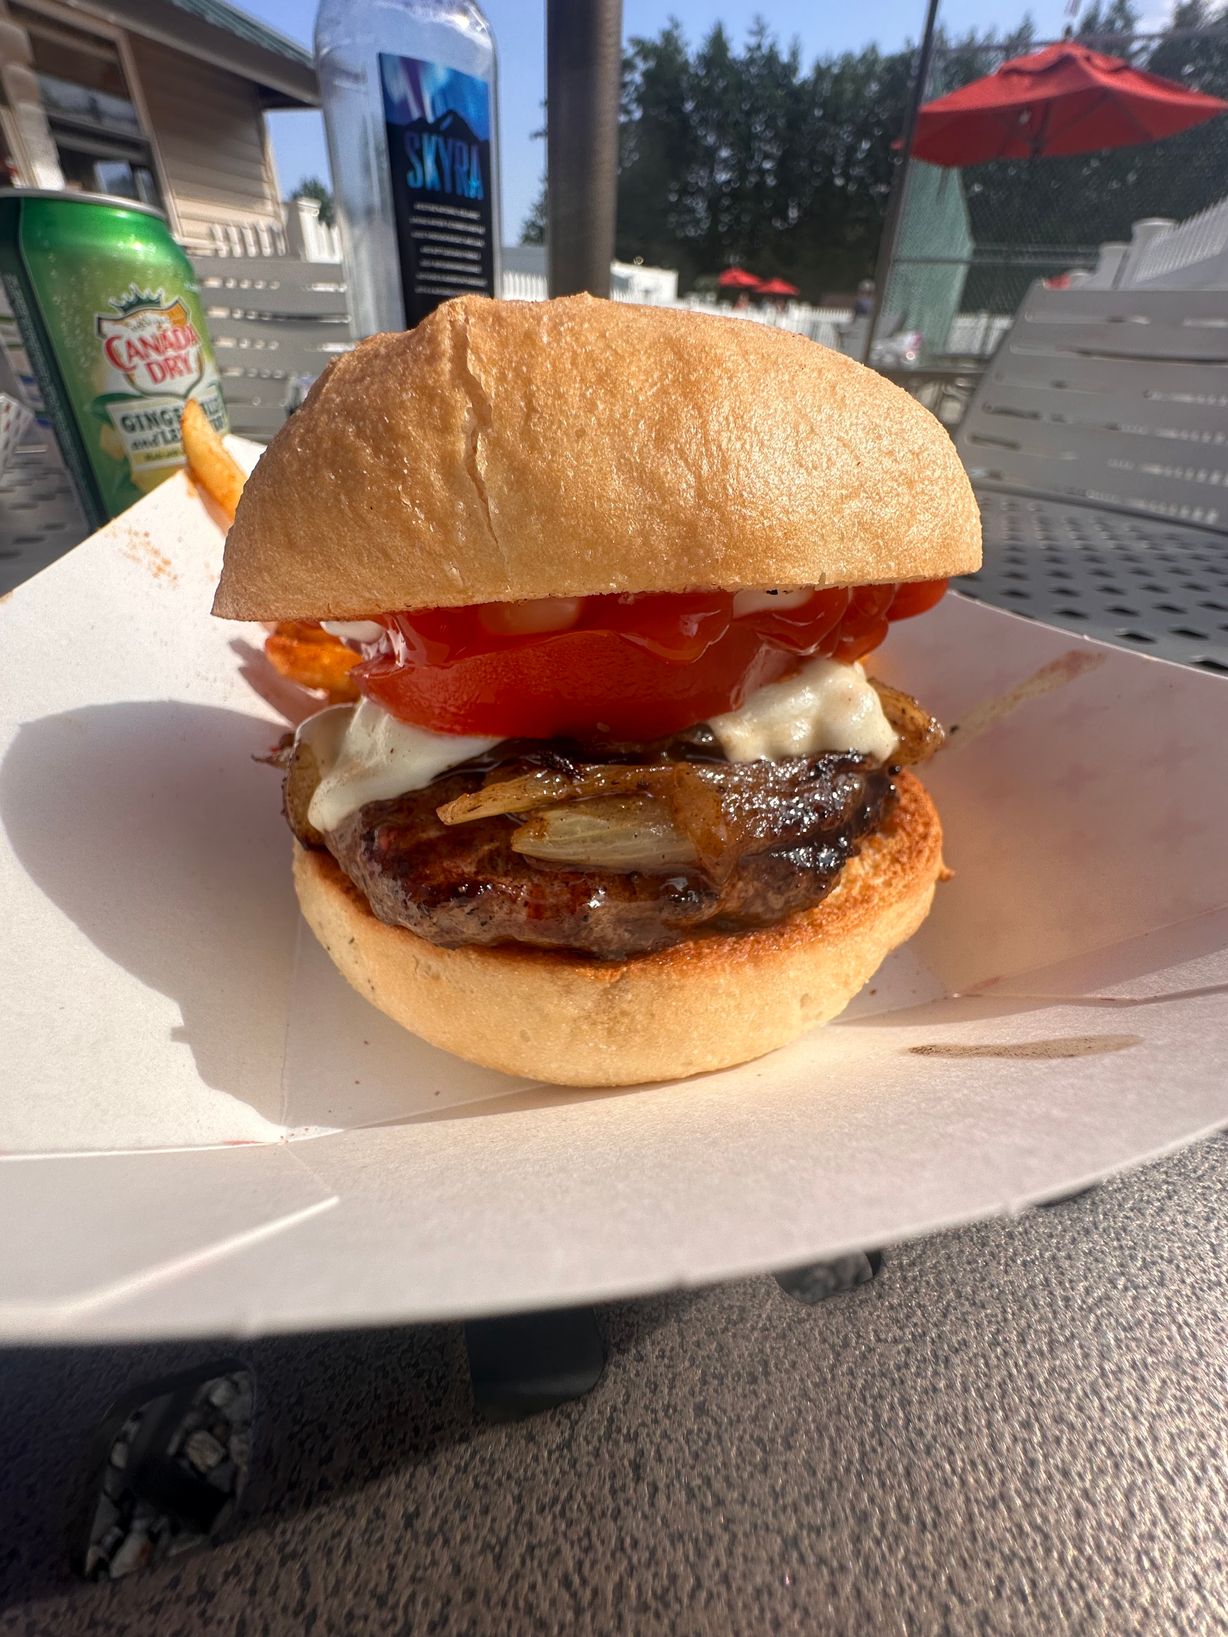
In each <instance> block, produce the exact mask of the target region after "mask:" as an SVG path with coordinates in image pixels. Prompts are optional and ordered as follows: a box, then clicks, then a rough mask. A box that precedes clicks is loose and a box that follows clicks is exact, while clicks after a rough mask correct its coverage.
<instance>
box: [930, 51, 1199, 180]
mask: <svg viewBox="0 0 1228 1637" xmlns="http://www.w3.org/2000/svg"><path fill="white" fill-rule="evenodd" d="M1226 110H1228V102H1221V101H1220V99H1219V98H1218V97H1208V96H1205V95H1204V94H1203V93H1202V92H1201V91H1189V90H1187V89H1186V88H1185V86H1183V85H1178V84H1177V82H1176V80H1166V79H1162V78H1161V77H1160V76H1159V75H1158V74H1148V73H1145V72H1144V71H1143V70H1142V69H1141V68H1132V67H1131V66H1130V64H1129V63H1127V62H1123V61H1122V59H1121V58H1120V57H1106V56H1104V55H1103V54H1102V53H1101V52H1099V51H1092V50H1090V49H1089V48H1088V47H1087V46H1084V45H1078V44H1076V43H1075V42H1074V41H1071V40H1064V41H1062V42H1061V43H1060V44H1059V45H1051V46H1046V47H1045V49H1044V50H1043V51H1035V52H1033V53H1032V54H1031V55H1030V56H1027V57H1012V58H1011V59H1010V60H1009V61H1008V62H1004V63H1003V64H1002V66H1001V67H1000V68H999V69H997V71H996V72H995V73H993V74H987V75H985V77H984V78H983V79H979V80H973V81H972V83H971V85H964V86H961V87H960V89H959V90H958V91H952V92H951V93H950V94H949V95H948V96H945V97H938V98H937V99H936V100H935V101H934V102H927V103H926V104H925V105H924V107H922V108H921V110H920V111H919V113H918V116H917V129H916V134H915V135H914V137H913V144H912V153H913V158H914V159H924V160H927V161H928V162H929V163H930V164H931V165H951V166H955V165H983V164H987V163H988V162H989V161H990V160H994V159H1039V158H1042V157H1043V158H1053V157H1057V156H1059V155H1062V154H1076V153H1092V152H1094V151H1095V150H1096V149H1097V148H1132V147H1137V146H1140V145H1142V144H1143V143H1146V142H1157V141H1159V140H1160V138H1161V137H1166V136H1175V135H1176V134H1177V132H1178V131H1186V130H1189V129H1190V127H1191V126H1194V125H1201V124H1202V123H1203V121H1204V120H1208V119H1211V118H1213V117H1214V116H1215V115H1216V114H1222V113H1224V112H1225V111H1226Z"/></svg>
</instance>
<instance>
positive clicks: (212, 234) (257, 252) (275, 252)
mask: <svg viewBox="0 0 1228 1637" xmlns="http://www.w3.org/2000/svg"><path fill="white" fill-rule="evenodd" d="M209 254H210V255H211V256H284V255H285V254H286V234H285V230H284V229H283V228H280V227H277V226H276V225H275V224H274V223H272V222H211V223H210V225H209Z"/></svg>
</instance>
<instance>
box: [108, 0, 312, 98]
mask: <svg viewBox="0 0 1228 1637" xmlns="http://www.w3.org/2000/svg"><path fill="white" fill-rule="evenodd" d="M99 9H100V10H102V11H103V12H105V14H106V15H107V16H108V17H110V18H111V19H112V21H114V22H116V23H118V24H119V25H120V26H121V27H122V28H124V29H126V30H127V31H128V32H129V33H130V34H137V35H140V36H141V37H142V38H144V39H146V40H156V41H157V42H158V43H159V44H160V45H165V46H170V47H171V49H172V50H175V51H182V52H184V53H186V54H187V55H189V56H192V57H196V58H198V59H202V60H204V61H207V62H211V63H214V64H215V65H216V66H217V67H219V68H226V69H229V70H230V72H231V73H233V74H240V75H242V77H243V78H244V79H246V80H251V81H252V82H254V83H255V84H256V85H257V86H259V88H260V95H261V102H262V104H263V106H264V107H265V108H318V107H319V105H320V87H319V82H318V81H317V79H316V73H315V69H314V68H312V67H311V66H310V65H308V64H307V63H297V62H294V61H293V60H292V59H291V58H289V57H283V56H282V55H281V54H280V53H279V52H276V51H270V50H268V49H267V48H266V47H265V46H261V45H258V44H257V43H256V42H255V41H254V40H244V39H242V38H240V36H238V35H237V34H232V33H231V32H230V31H229V30H228V29H224V28H218V27H217V26H216V25H215V24H213V23H209V22H206V21H205V20H204V19H203V18H200V17H194V16H192V14H191V13H190V12H186V11H180V10H178V9H177V8H175V7H172V6H165V7H164V6H158V5H151V4H150V0H104V3H103V5H102V6H101V7H99Z"/></svg>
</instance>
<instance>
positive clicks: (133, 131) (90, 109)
mask: <svg viewBox="0 0 1228 1637" xmlns="http://www.w3.org/2000/svg"><path fill="white" fill-rule="evenodd" d="M9 10H10V13H11V15H12V18H13V21H14V22H15V23H17V24H18V25H19V27H21V28H23V29H24V30H25V31H26V33H27V35H28V36H29V40H30V49H31V52H32V54H33V58H34V70H35V73H36V74H37V75H38V84H39V91H40V94H41V97H42V103H43V111H44V112H45V114H46V116H47V123H48V125H49V126H50V128H51V135H52V137H53V139H54V141H55V145H56V151H57V153H58V154H59V160H60V169H61V170H62V171H63V173H64V184H65V186H66V187H68V188H71V189H74V190H78V191H81V192H85V193H111V194H117V195H119V196H120V197H122V198H125V199H135V200H138V201H139V202H140V203H141V204H146V205H154V206H156V207H157V208H158V209H161V208H162V198H161V195H160V193H159V190H158V182H157V176H156V173H155V171H154V165H153V150H152V149H151V147H150V145H149V142H148V140H147V138H146V136H145V133H144V131H143V130H142V129H141V121H140V116H139V115H138V113H137V111H136V107H135V105H134V104H133V101H132V97H131V95H130V93H129V90H128V82H127V80H126V79H125V77H124V69H123V64H122V62H121V61H120V57H119V50H118V48H117V47H116V45H115V43H114V41H112V40H107V39H103V38H102V37H101V36H99V35H95V34H89V33H87V32H86V31H85V30H84V29H77V28H74V27H72V25H71V24H67V23H60V22H58V21H55V20H54V19H52V18H50V17H44V16H43V15H42V14H41V13H39V12H37V11H34V10H33V9H31V8H30V7H28V6H22V5H11V6H10V7H9Z"/></svg>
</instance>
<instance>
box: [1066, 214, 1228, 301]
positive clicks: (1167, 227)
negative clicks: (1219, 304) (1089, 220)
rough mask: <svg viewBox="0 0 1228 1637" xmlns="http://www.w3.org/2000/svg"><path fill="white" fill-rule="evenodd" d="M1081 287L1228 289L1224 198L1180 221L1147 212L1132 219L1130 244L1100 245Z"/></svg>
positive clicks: (1076, 279)
mask: <svg viewBox="0 0 1228 1637" xmlns="http://www.w3.org/2000/svg"><path fill="white" fill-rule="evenodd" d="M1071 283H1072V285H1075V286H1077V287H1078V288H1079V289H1082V290H1138V289H1150V290H1224V289H1228V197H1225V198H1223V199H1220V200H1219V201H1218V202H1217V203H1216V204H1213V205H1208V206H1207V208H1206V210H1200V211H1199V212H1198V214H1197V215H1196V216H1190V217H1188V218H1187V219H1186V220H1185V221H1184V222H1173V221H1170V220H1168V218H1167V217H1162V216H1148V217H1145V218H1144V219H1143V220H1142V221H1138V222H1135V223H1134V227H1133V230H1132V232H1131V235H1130V242H1129V244H1115V243H1114V244H1102V245H1101V246H1100V258H1099V260H1098V262H1097V263H1096V266H1095V268H1094V269H1093V270H1092V271H1091V272H1089V273H1083V274H1077V275H1075V276H1074V277H1073V278H1072V280H1071Z"/></svg>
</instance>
